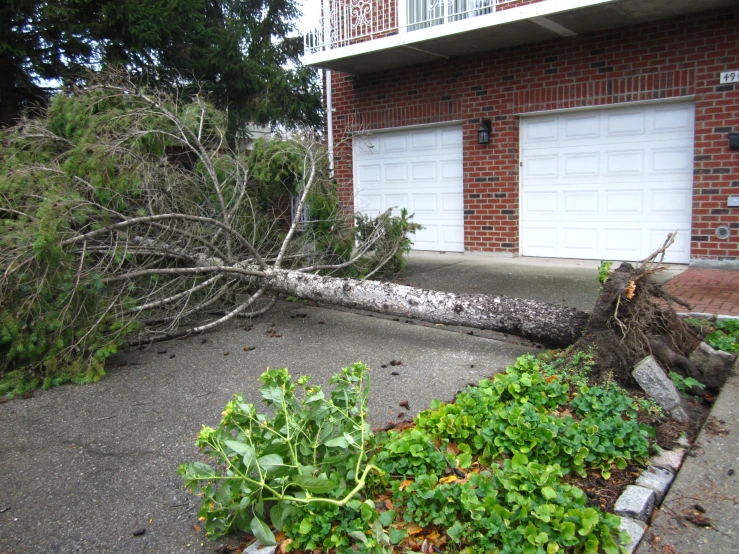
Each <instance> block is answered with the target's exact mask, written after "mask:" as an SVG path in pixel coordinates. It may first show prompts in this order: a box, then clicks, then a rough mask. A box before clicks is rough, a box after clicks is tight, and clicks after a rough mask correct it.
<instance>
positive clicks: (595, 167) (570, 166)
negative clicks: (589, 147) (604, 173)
mask: <svg viewBox="0 0 739 554" xmlns="http://www.w3.org/2000/svg"><path fill="white" fill-rule="evenodd" d="M562 158H563V159H564V163H563V164H562V166H563V172H564V176H565V177H593V176H597V175H598V173H599V170H600V153H599V152H580V153H578V154H567V153H563V154H562Z"/></svg>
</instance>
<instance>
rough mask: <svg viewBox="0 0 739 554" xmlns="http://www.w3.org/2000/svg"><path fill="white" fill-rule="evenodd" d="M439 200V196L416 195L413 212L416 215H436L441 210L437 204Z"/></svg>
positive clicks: (414, 196)
mask: <svg viewBox="0 0 739 554" xmlns="http://www.w3.org/2000/svg"><path fill="white" fill-rule="evenodd" d="M438 198H439V197H438V195H437V194H421V193H417V194H414V195H413V209H412V210H411V211H412V212H414V213H416V214H420V213H422V212H427V213H432V214H435V213H436V211H437V210H438V209H439V207H438V202H437V200H438Z"/></svg>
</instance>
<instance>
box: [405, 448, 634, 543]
mask: <svg viewBox="0 0 739 554" xmlns="http://www.w3.org/2000/svg"><path fill="white" fill-rule="evenodd" d="M562 476H563V474H562V471H561V469H560V468H559V467H558V466H556V465H549V466H544V465H541V464H538V463H534V462H529V460H528V458H527V457H526V456H525V455H523V454H520V453H519V454H516V455H514V456H513V457H512V458H511V459H507V460H505V461H504V463H503V466H502V467H498V466H493V467H492V468H491V469H490V470H486V471H483V472H480V473H471V474H469V476H467V477H465V478H464V479H458V478H456V477H449V478H442V479H439V478H438V477H437V476H435V475H421V476H419V477H418V478H417V479H416V480H415V481H414V482H413V483H410V484H408V485H405V486H403V484H402V483H401V484H396V485H395V487H394V499H395V501H396V503H397V504H398V505H401V506H403V508H404V512H403V517H404V519H405V520H406V521H413V522H415V523H417V524H419V525H421V526H425V525H430V524H434V525H439V526H441V527H443V528H445V529H446V530H447V534H448V535H449V537H450V538H451V539H452V540H453V541H454V542H455V543H457V544H458V545H464V549H463V550H462V552H468V553H473V552H474V553H476V552H524V553H532V554H534V553H539V552H542V553H543V552H558V551H560V550H563V551H564V550H565V549H567V550H568V551H569V550H572V551H575V552H592V553H596V552H600V551H603V552H606V553H614V554H616V553H618V552H620V551H621V550H620V548H619V546H618V543H623V542H626V541H625V538H626V537H623V536H621V534H620V533H619V531H618V524H619V518H617V517H615V516H612V515H610V514H604V513H602V512H600V511H598V510H596V509H594V508H588V507H586V500H587V499H586V497H585V494H584V493H583V492H582V490H580V489H578V488H577V487H574V486H572V485H568V484H564V483H562V482H561V478H562Z"/></svg>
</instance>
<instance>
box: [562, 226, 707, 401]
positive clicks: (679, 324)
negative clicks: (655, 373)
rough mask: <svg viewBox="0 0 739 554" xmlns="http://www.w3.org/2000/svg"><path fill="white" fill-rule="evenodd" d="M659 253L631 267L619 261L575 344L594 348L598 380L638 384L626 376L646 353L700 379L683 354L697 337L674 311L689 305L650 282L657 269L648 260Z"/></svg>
mask: <svg viewBox="0 0 739 554" xmlns="http://www.w3.org/2000/svg"><path fill="white" fill-rule="evenodd" d="M668 240H669V239H668ZM666 244H667V243H666ZM668 246H669V245H668ZM664 248H666V246H664V247H663V248H662V249H661V251H664ZM658 253H659V251H658V252H657V253H655V254H652V256H650V258H648V259H647V260H644V261H642V262H639V263H637V264H636V265H632V264H630V263H622V264H621V266H620V267H619V268H618V269H616V270H615V271H614V272H613V273H612V274H611V276H610V277H609V279H608V280H607V281H606V283H605V284H604V285H603V290H602V292H601V294H600V296H599V297H598V299H597V300H596V303H595V306H594V307H593V313H592V315H591V316H590V319H589V321H588V323H587V325H586V327H585V332H584V333H583V336H582V337H581V338H580V339H579V340H578V341H577V343H576V344H575V346H574V349H575V350H586V349H589V348H590V347H594V349H595V351H596V356H597V358H596V367H595V368H594V374H593V378H594V379H595V380H597V381H601V380H603V379H607V378H608V377H609V376H610V377H612V378H613V379H614V380H615V381H616V382H618V383H620V384H621V385H624V386H627V387H635V386H637V384H636V381H635V380H634V378H633V377H632V375H631V372H632V370H633V368H634V365H635V364H636V363H638V362H639V361H640V360H641V359H643V358H644V357H645V356H648V355H650V354H651V355H653V356H654V357H655V358H656V359H657V360H658V361H659V362H660V364H661V365H662V367H663V368H665V369H666V370H668V371H676V372H677V373H680V374H681V375H684V376H686V377H694V378H697V377H699V373H698V372H697V370H696V369H695V367H694V366H693V363H692V362H691V361H690V360H689V359H688V356H689V355H690V353H691V352H692V351H693V350H694V349H695V348H696V347H697V346H698V344H700V342H701V339H700V337H699V336H698V334H697V333H696V332H695V331H694V330H693V329H692V328H691V327H690V326H689V325H688V324H686V323H685V322H684V321H683V319H682V318H681V317H680V316H679V315H678V314H677V312H676V311H675V309H674V307H673V305H674V304H680V305H682V306H685V307H687V308H688V309H690V306H689V305H688V304H686V303H685V302H683V301H682V300H680V299H678V298H675V297H674V296H672V295H670V294H669V293H667V292H665V290H664V289H663V288H662V286H661V285H660V284H659V283H657V282H656V281H654V280H653V279H652V275H653V274H654V273H656V272H657V271H660V269H661V268H660V267H659V266H654V265H652V264H650V263H649V262H651V261H652V260H653V259H654V257H656V255H657V254H658ZM609 374H610V375H609Z"/></svg>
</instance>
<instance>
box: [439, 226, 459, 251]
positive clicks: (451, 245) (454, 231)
mask: <svg viewBox="0 0 739 554" xmlns="http://www.w3.org/2000/svg"><path fill="white" fill-rule="evenodd" d="M461 237H464V225H442V226H441V245H442V247H443V248H444V249H445V250H449V251H451V252H461V251H462V250H464V240H462V238H461Z"/></svg>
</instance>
